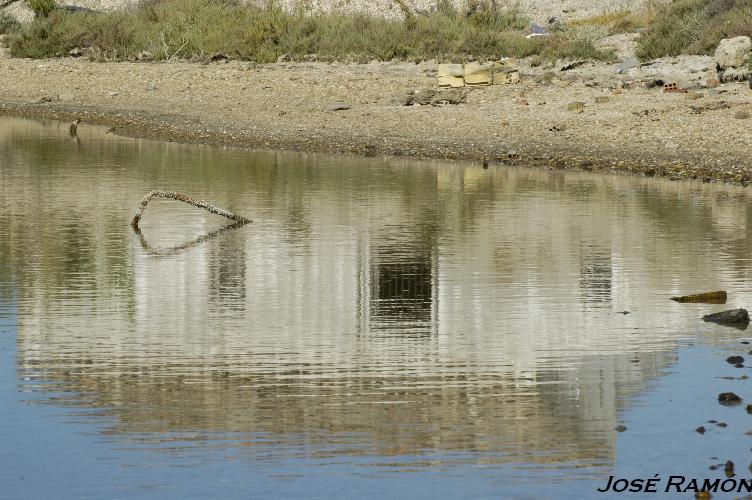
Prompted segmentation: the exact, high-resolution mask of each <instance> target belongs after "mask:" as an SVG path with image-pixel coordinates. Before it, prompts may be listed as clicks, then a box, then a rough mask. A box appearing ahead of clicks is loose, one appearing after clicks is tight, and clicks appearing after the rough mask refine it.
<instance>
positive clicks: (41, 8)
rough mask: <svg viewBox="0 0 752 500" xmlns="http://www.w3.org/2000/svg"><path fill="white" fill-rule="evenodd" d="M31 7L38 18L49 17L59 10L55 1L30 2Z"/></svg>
mask: <svg viewBox="0 0 752 500" xmlns="http://www.w3.org/2000/svg"><path fill="white" fill-rule="evenodd" d="M29 7H30V8H31V10H33V11H34V15H35V16H36V17H47V16H49V15H50V12H52V11H53V10H55V9H56V8H57V3H55V0H29Z"/></svg>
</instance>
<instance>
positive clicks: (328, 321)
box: [0, 118, 752, 498]
mask: <svg viewBox="0 0 752 500" xmlns="http://www.w3.org/2000/svg"><path fill="white" fill-rule="evenodd" d="M79 136H80V137H79V140H73V139H71V138H70V137H69V136H68V132H67V125H66V124H58V123H54V122H39V121H25V120H17V119H10V118H3V119H0V423H2V425H1V426H0V443H2V445H1V446H0V484H2V485H3V488H2V490H0V498H37V497H41V496H49V495H50V492H54V496H55V497H56V498H208V497H228V498H249V497H250V498H272V497H278V498H298V497H306V498H355V497H366V498H392V497H407V498H562V497H565V496H566V497H572V498H575V497H579V498H589V497H601V496H599V495H598V494H597V492H596V488H598V487H601V486H603V485H605V479H606V478H607V477H608V476H610V475H613V474H617V475H621V476H625V477H652V476H653V475H654V474H657V473H658V474H662V475H663V476H668V475H669V474H684V475H689V476H692V477H700V478H703V477H711V478H713V477H721V476H722V473H723V472H722V470H720V471H710V470H709V469H708V466H709V465H711V464H713V463H716V462H718V461H725V460H726V459H729V458H733V459H734V460H736V461H737V462H738V465H737V467H738V469H739V470H741V471H742V473H745V472H746V465H747V464H748V462H749V458H750V456H749V448H750V446H752V438H750V437H749V436H745V435H744V431H746V430H747V427H745V426H748V427H752V422H749V421H748V420H747V419H748V418H749V417H747V416H746V414H745V413H744V410H743V408H742V409H733V408H724V407H720V406H719V405H717V403H716V402H715V398H716V396H717V393H718V392H722V391H723V390H733V391H735V392H737V393H738V394H740V395H742V396H744V395H745V394H748V395H749V396H750V398H751V399H752V391H750V390H749V388H748V386H749V384H748V383H746V382H745V381H743V380H725V379H723V378H720V377H739V376H740V375H742V374H744V373H747V369H746V368H745V369H736V368H733V367H731V366H729V365H726V363H725V362H724V361H723V360H724V359H725V357H726V356H728V355H730V353H732V354H740V353H741V354H744V353H745V352H746V351H745V350H744V349H743V348H744V347H745V346H744V345H742V344H740V343H739V341H740V340H743V339H744V338H746V333H745V332H744V331H739V330H735V329H730V328H724V327H719V326H713V325H708V324H705V323H703V322H701V321H699V320H698V318H699V317H700V316H702V315H703V314H706V313H708V312H713V311H717V310H721V309H724V308H730V307H737V306H745V305H749V304H750V303H752V293H751V292H750V290H749V286H748V283H749V280H750V274H752V273H750V265H749V264H750V253H749V248H750V243H751V241H750V236H749V235H748V233H747V221H748V218H749V216H750V208H749V199H748V194H747V192H746V191H745V190H743V189H741V188H734V187H728V186H715V185H705V184H700V183H691V182H678V183H673V182H669V181H660V180H654V179H643V178H638V177H629V176H597V175H592V174H586V173H572V172H567V173H565V172H561V171H554V170H546V169H525V168H518V167H510V166H496V167H491V168H490V169H488V170H483V169H482V168H481V167H480V166H479V165H462V164H455V163H439V162H419V161H412V160H410V161H408V160H395V159H375V158H373V159H359V158H354V157H333V156H324V155H306V154H288V153H274V152H248V151H242V150H235V149H221V148H213V147H201V146H186V145H177V144H169V143H161V142H150V141H141V140H133V139H127V138H122V137H117V136H114V135H112V134H107V133H105V132H104V131H103V130H102V129H99V128H93V127H88V126H86V125H81V126H80V127H79ZM157 188H161V189H166V190H174V191H179V192H183V193H186V194H189V195H191V196H193V197H195V198H198V199H205V200H208V201H210V202H213V203H215V204H217V205H219V206H220V207H223V208H227V209H230V210H232V211H234V212H236V213H238V214H241V215H243V216H246V217H249V218H251V219H253V221H254V222H253V224H250V225H246V226H244V227H241V228H229V229H227V228H226V226H227V224H228V221H226V220H224V219H222V218H220V217H217V216H213V215H210V214H208V213H205V212H203V211H200V210H197V209H195V208H192V207H190V206H188V205H184V204H181V203H176V202H174V201H158V200H157V201H153V202H152V203H151V204H150V205H149V208H148V209H147V211H146V213H145V215H144V217H143V219H142V222H141V231H140V232H134V231H133V230H132V229H131V228H130V227H129V225H128V223H129V221H130V218H131V217H132V216H133V214H134V212H135V209H136V206H137V204H138V201H139V200H140V199H141V197H142V196H143V195H144V194H145V193H147V192H148V191H150V190H152V189H157ZM715 289H726V290H728V292H729V303H728V304H727V305H725V306H718V305H714V306H711V305H701V304H676V303H673V302H671V301H669V300H667V298H668V297H670V296H672V295H677V294H683V293H691V292H698V291H704V290H715ZM625 312H628V314H624V313H625ZM745 417H746V418H745ZM709 419H717V420H723V421H725V422H727V423H728V424H729V426H728V427H726V428H716V427H714V426H713V425H711V424H705V425H706V426H708V427H709V428H712V429H711V431H710V432H709V433H707V434H706V435H704V436H701V435H699V434H697V433H696V432H694V429H695V428H696V427H697V426H699V425H702V424H703V423H705V422H706V421H707V420H709ZM620 424H624V425H626V426H627V427H628V430H627V431H626V432H624V433H622V434H620V433H618V432H616V431H615V430H614V428H615V427H616V426H617V425H620ZM656 443H660V445H659V446H656ZM711 457H717V459H711ZM747 475H748V474H747Z"/></svg>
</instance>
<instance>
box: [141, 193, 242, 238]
mask: <svg viewBox="0 0 752 500" xmlns="http://www.w3.org/2000/svg"><path fill="white" fill-rule="evenodd" d="M152 198H169V199H171V200H176V201H182V202H183V203H188V204H189V205H193V206H194V207H198V208H203V209H204V210H207V211H209V212H210V213H213V214H217V215H221V216H222V217H227V218H228V219H230V220H234V221H236V222H238V223H240V224H248V223H249V222H253V221H252V220H250V219H246V218H245V217H241V216H239V215H235V214H234V213H232V212H228V211H227V210H223V209H221V208H217V207H215V206H213V205H210V204H208V203H206V202H205V201H199V200H194V199H193V198H191V197H190V196H186V195H184V194H180V193H176V192H174V191H152V192H150V193H149V194H147V195H146V196H144V198H143V199H142V200H141V203H139V204H138V212H137V213H136V215H135V216H134V217H133V220H132V221H131V226H133V227H134V228H136V229H138V223H139V221H140V220H141V216H142V215H144V210H146V205H148V204H149V202H150V201H151V199H152Z"/></svg>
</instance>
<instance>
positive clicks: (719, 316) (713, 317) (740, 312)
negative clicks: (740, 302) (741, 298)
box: [702, 309, 749, 325]
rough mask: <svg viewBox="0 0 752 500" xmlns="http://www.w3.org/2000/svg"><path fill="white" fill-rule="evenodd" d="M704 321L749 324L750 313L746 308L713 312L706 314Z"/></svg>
mask: <svg viewBox="0 0 752 500" xmlns="http://www.w3.org/2000/svg"><path fill="white" fill-rule="evenodd" d="M702 319H703V321H707V322H710V323H719V324H734V325H739V324H749V313H748V312H747V310H746V309H731V310H729V311H721V312H717V313H713V314H706V315H705V316H703V317H702Z"/></svg>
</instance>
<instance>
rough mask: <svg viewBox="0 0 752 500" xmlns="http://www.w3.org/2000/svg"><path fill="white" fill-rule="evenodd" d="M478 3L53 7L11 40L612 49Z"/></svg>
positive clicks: (64, 47)
mask: <svg viewBox="0 0 752 500" xmlns="http://www.w3.org/2000/svg"><path fill="white" fill-rule="evenodd" d="M475 4H477V5H475ZM475 4H474V7H473V9H472V10H468V11H462V12H459V11H457V10H456V9H454V8H452V7H451V6H450V5H449V4H448V2H442V1H440V2H438V4H437V8H436V9H435V10H434V11H433V12H432V13H430V14H427V15H414V14H413V15H410V16H405V19H404V20H394V19H383V18H378V17H372V16H371V17H369V16H365V15H345V14H336V13H332V14H312V13H309V12H303V11H297V12H286V11H284V10H283V9H281V8H280V7H279V6H277V5H276V4H275V3H273V2H270V3H269V4H268V5H267V6H265V7H254V6H246V5H239V4H238V3H236V2H233V1H231V0H164V1H148V2H146V3H143V4H142V5H141V6H140V7H139V8H137V9H134V10H132V11H129V12H113V13H104V14H92V13H74V14H71V13H66V12H63V11H53V12H51V13H49V15H48V16H46V17H39V18H37V19H35V20H34V21H33V22H32V23H31V24H29V25H28V26H26V27H24V29H23V30H22V31H21V32H20V33H18V34H17V35H13V36H12V37H11V39H10V41H9V42H10V43H9V45H10V49H11V54H12V55H13V56H16V57H32V58H43V57H54V56H59V55H65V54H67V53H68V52H69V51H70V50H71V49H73V48H75V47H78V48H85V47H91V48H93V49H94V50H93V53H96V54H100V55H101V57H102V58H105V59H115V60H122V59H129V58H133V57H135V56H136V54H138V53H139V52H141V51H144V50H146V51H149V52H150V53H151V54H152V55H153V56H154V57H155V58H156V59H169V58H170V57H172V56H173V55H175V54H178V57H184V58H202V57H207V56H208V55H211V54H214V53H218V52H219V53H222V54H225V55H226V56H228V57H230V58H233V59H241V60H255V61H258V62H271V61H275V60H276V59H277V58H278V57H279V56H280V55H282V54H288V55H289V56H290V57H292V58H293V59H302V58H303V57H304V56H306V55H309V54H316V56H317V58H318V59H319V60H323V61H332V60H339V61H368V60H371V59H380V60H391V59H395V58H396V59H403V60H413V61H415V60H426V59H437V60H440V61H450V60H451V61H458V62H459V61H463V60H469V59H495V58H499V57H503V56H512V57H527V56H532V55H537V56H540V57H542V58H545V59H571V58H576V59H608V58H610V57H611V55H610V53H606V52H603V51H600V50H597V49H596V48H595V47H594V45H593V43H592V42H591V41H590V40H587V39H582V37H573V36H570V35H569V34H568V33H566V32H565V33H557V34H554V35H552V36H549V37H539V38H533V39H526V38H525V36H524V35H525V30H526V29H527V27H528V26H529V21H528V20H527V19H526V18H525V17H523V16H522V15H520V14H519V13H518V11H516V10H514V9H510V8H502V7H499V6H498V5H497V3H496V2H475Z"/></svg>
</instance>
